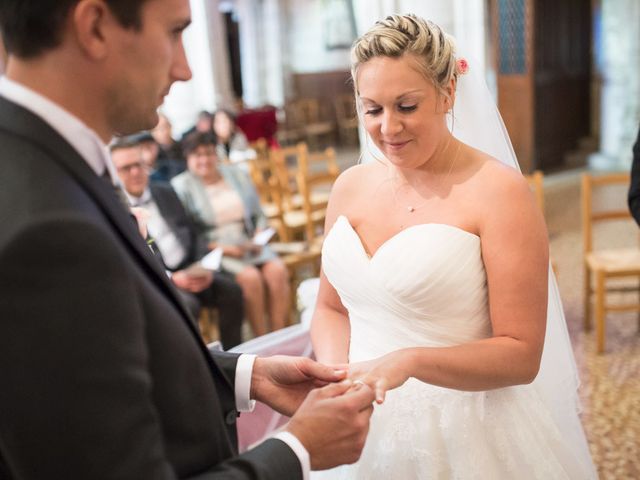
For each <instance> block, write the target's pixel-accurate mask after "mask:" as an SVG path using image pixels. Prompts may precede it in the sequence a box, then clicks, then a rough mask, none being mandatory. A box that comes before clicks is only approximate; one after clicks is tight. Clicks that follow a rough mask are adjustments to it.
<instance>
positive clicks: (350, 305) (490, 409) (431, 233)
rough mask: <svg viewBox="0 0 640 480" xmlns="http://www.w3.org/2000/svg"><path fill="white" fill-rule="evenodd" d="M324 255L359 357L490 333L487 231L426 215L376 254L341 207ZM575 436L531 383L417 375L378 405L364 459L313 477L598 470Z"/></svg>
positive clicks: (532, 475) (565, 474)
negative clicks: (448, 381) (456, 383)
mask: <svg viewBox="0 0 640 480" xmlns="http://www.w3.org/2000/svg"><path fill="white" fill-rule="evenodd" d="M322 254H323V256H322V266H323V270H324V273H325V274H326V276H327V278H328V280H329V281H330V282H331V284H332V285H333V286H334V288H335V289H336V291H337V292H338V294H339V295H340V298H341V300H342V303H343V305H344V306H345V308H346V309H347V310H348V312H349V319H350V323H351V341H350V347H349V348H350V349H349V361H350V362H358V361H362V360H369V359H372V358H376V357H379V356H381V355H385V354H386V353H389V352H392V351H394V350H398V349H402V348H408V347H418V346H422V347H444V346H449V345H456V344H461V343H465V342H470V341H473V340H477V339H481V338H486V337H489V336H490V335H491V323H490V321H489V311H488V303H487V282H486V274H485V269H484V265H483V262H482V258H481V250H480V238H479V237H478V236H476V235H474V234H472V233H469V232H466V231H464V230H461V229H459V228H457V227H453V226H450V225H443V224H424V225H417V226H413V227H410V228H407V229H406V230H403V231H401V232H400V233H398V234H397V235H395V236H394V237H392V238H390V239H389V240H388V241H387V242H385V243H384V244H383V245H382V246H381V247H380V248H379V249H378V251H377V252H375V255H374V256H373V257H369V256H368V255H367V253H366V252H365V250H364V248H363V245H362V243H361V241H360V238H359V237H358V235H357V234H356V232H355V230H354V229H353V228H352V227H351V225H350V223H349V221H348V220H347V218H346V217H344V216H341V217H339V218H338V219H337V221H336V223H335V225H334V226H333V228H332V229H331V231H330V232H329V234H328V235H327V238H326V240H325V243H324V246H323V252H322ZM577 428H579V429H580V431H579V432H577V433H578V434H579V435H580V436H581V437H582V440H583V441H584V433H583V432H582V430H581V427H580V426H578V427H577ZM568 443H570V442H566V441H565V440H564V439H563V438H562V436H561V435H560V433H559V431H558V429H557V428H556V426H555V424H554V422H553V419H552V416H551V415H550V413H549V412H548V411H547V408H546V406H545V404H544V402H542V401H541V399H540V396H539V395H538V394H537V392H536V389H535V388H534V387H533V386H531V385H526V386H514V387H508V388H502V389H498V390H490V391H486V392H463V391H458V390H451V389H447V388H442V387H436V386H433V385H429V384H426V383H423V382H420V381H418V380H416V379H413V378H411V379H409V380H408V381H407V382H406V383H405V384H404V385H403V386H402V387H400V388H398V389H396V390H393V391H390V392H388V393H387V397H386V400H385V402H384V404H383V405H376V407H375V411H374V414H373V416H372V418H371V426H370V431H369V436H368V437H367V442H366V446H365V448H364V451H363V453H362V456H361V458H360V460H359V461H358V462H357V463H356V464H354V465H349V466H345V467H339V468H336V469H333V470H329V471H325V472H313V474H312V479H314V480H318V479H331V480H337V479H362V480H365V479H366V480H374V479H398V480H411V479H476V478H477V479H491V480H497V479H544V480H549V479H554V480H555V479H572V480H573V479H580V480H583V479H588V478H596V476H595V472H594V469H593V465H592V464H591V462H590V460H589V462H585V461H584V460H583V461H582V464H581V463H580V461H579V460H577V456H576V455H575V452H574V451H573V450H572V447H571V445H568ZM585 445H586V444H585ZM587 463H588V464H587Z"/></svg>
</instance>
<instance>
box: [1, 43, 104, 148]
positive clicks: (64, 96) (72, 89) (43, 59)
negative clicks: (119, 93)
mask: <svg viewBox="0 0 640 480" xmlns="http://www.w3.org/2000/svg"><path fill="white" fill-rule="evenodd" d="M61 57H62V56H61V55H55V56H54V55H43V56H40V57H38V58H37V59H36V60H23V59H16V58H15V57H9V62H8V65H7V71H6V76H7V78H8V79H10V80H12V81H14V82H17V83H19V84H21V85H24V86H25V87H27V88H29V89H31V90H33V91H34V92H36V93H38V94H40V95H42V96H43V97H46V98H47V99H49V100H51V101H52V102H54V103H56V104H57V105H59V106H60V107H62V108H63V109H65V110H66V111H67V112H69V113H71V114H72V115H74V116H75V117H77V118H78V119H80V120H81V121H82V122H83V123H84V124H85V125H87V126H88V127H89V128H90V129H92V130H93V131H94V132H96V134H97V135H98V136H99V137H100V139H101V140H102V141H103V142H104V143H105V144H107V143H109V141H110V140H111V137H112V133H111V132H110V130H109V128H108V127H107V122H106V119H105V118H104V113H103V112H104V111H105V109H104V108H101V107H100V103H101V98H99V96H98V95H96V94H95V93H96V91H97V89H96V88H95V86H93V87H89V88H83V85H87V83H90V82H87V76H86V75H84V74H83V73H82V72H77V74H76V72H74V70H71V69H67V68H66V65H65V64H66V62H64V58H61ZM88 90H91V91H92V92H93V93H92V95H86V94H85V92H86V91H88Z"/></svg>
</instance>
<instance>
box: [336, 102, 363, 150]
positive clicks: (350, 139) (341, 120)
mask: <svg viewBox="0 0 640 480" xmlns="http://www.w3.org/2000/svg"><path fill="white" fill-rule="evenodd" d="M334 108H335V111H336V121H337V124H338V135H339V136H340V141H341V142H342V143H343V144H357V143H358V112H357V111H356V100H355V97H354V95H353V94H352V93H351V94H342V95H338V96H337V97H336V99H335V102H334Z"/></svg>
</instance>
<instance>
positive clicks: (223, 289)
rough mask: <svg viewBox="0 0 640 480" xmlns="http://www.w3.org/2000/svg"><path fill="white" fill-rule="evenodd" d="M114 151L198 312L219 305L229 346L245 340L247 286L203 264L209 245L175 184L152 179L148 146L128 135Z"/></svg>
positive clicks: (132, 200)
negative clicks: (200, 235)
mask: <svg viewBox="0 0 640 480" xmlns="http://www.w3.org/2000/svg"><path fill="white" fill-rule="evenodd" d="M111 157H112V160H113V163H114V166H115V167H116V170H117V172H118V177H119V178H120V181H121V183H122V186H123V188H124V191H125V194H126V196H127V198H128V200H129V204H130V205H131V206H132V207H140V208H143V209H145V210H146V211H147V212H148V218H147V229H148V231H149V234H150V236H151V237H152V238H153V241H154V242H155V244H156V247H157V248H158V250H159V251H160V253H161V255H162V261H163V263H164V266H165V268H166V269H167V270H168V273H169V275H170V277H171V280H172V281H173V283H174V284H175V285H176V287H178V292H179V293H180V296H181V297H182V300H183V301H184V302H185V304H186V305H187V307H188V308H189V310H190V312H191V314H192V315H193V317H194V318H198V315H199V312H200V308H201V307H202V306H203V305H204V306H207V307H215V308H217V309H218V311H219V327H220V341H221V343H222V346H223V348H224V349H229V348H232V347H235V346H236V345H238V344H240V343H241V342H242V319H243V302H242V291H241V290H240V287H239V286H238V284H237V283H236V282H235V281H234V280H233V278H232V276H229V275H226V274H224V273H221V272H216V273H215V274H214V272H212V271H210V270H207V269H205V268H203V267H202V266H201V265H200V264H199V262H198V260H199V259H200V258H202V257H203V256H204V255H205V254H206V253H207V246H206V244H204V243H203V242H201V241H198V237H197V233H196V229H195V225H193V223H192V222H191V220H190V218H189V216H188V215H187V213H186V212H185V210H184V207H183V206H182V203H180V200H179V199H178V197H177V196H176V194H175V192H174V191H173V189H172V188H171V187H170V186H169V185H167V184H161V183H150V182H149V168H148V166H147V165H146V163H145V162H144V152H143V147H142V146H140V145H138V144H136V142H133V141H131V139H130V138H129V137H123V138H120V139H118V140H116V141H115V142H114V143H113V144H112V145H111Z"/></svg>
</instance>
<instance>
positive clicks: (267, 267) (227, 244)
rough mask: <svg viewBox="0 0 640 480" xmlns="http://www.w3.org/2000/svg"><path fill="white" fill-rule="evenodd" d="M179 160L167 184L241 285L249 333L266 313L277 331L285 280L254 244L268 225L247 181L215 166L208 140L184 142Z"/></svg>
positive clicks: (285, 302)
mask: <svg viewBox="0 0 640 480" xmlns="http://www.w3.org/2000/svg"><path fill="white" fill-rule="evenodd" d="M184 156H185V157H186V159H187V171H185V172H183V173H182V174H180V175H178V176H177V177H175V178H174V179H173V180H172V181H171V184H172V185H173V187H174V189H175V191H176V193H177V194H178V196H179V197H180V199H181V200H182V203H183V205H184V206H185V208H186V210H187V212H188V213H189V214H190V215H191V217H192V218H193V219H194V220H195V223H196V224H197V225H198V227H199V229H200V233H201V235H202V236H203V237H204V238H205V239H206V241H207V242H208V247H209V249H214V248H217V247H220V248H222V250H223V253H224V256H223V258H222V269H223V271H226V272H229V273H232V274H233V275H235V279H236V281H237V282H238V283H239V284H240V287H241V288H242V293H243V296H244V301H245V312H246V315H247V317H248V318H249V321H250V323H251V326H252V328H253V331H254V333H255V334H256V335H262V334H264V333H266V331H267V327H266V325H267V322H266V317H265V311H266V307H268V311H269V319H270V321H271V328H272V329H273V330H277V329H279V328H282V327H283V326H284V325H285V324H286V319H287V314H288V309H289V296H290V292H289V276H288V272H287V268H286V266H285V265H284V264H283V263H282V261H281V260H280V259H279V258H278V257H277V255H276V254H275V253H274V252H273V251H272V250H271V249H270V248H269V247H268V246H266V245H265V246H261V245H259V244H258V243H256V242H254V241H253V238H254V236H255V235H256V234H257V233H259V232H261V231H263V230H265V229H266V228H268V223H267V218H266V216H265V215H264V213H263V212H262V209H261V208H260V202H259V199H258V195H257V193H256V191H255V188H254V186H253V184H252V183H251V180H250V179H249V177H248V176H247V175H246V174H245V173H244V172H243V171H241V170H239V169H238V168H237V167H235V166H233V165H228V164H225V165H222V164H219V162H218V156H217V153H216V139H215V137H214V136H213V135H210V134H206V133H194V134H193V135H191V136H189V137H188V138H187V139H186V140H185V142H184ZM260 243H261V242H260ZM265 296H268V301H267V302H266V304H265Z"/></svg>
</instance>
